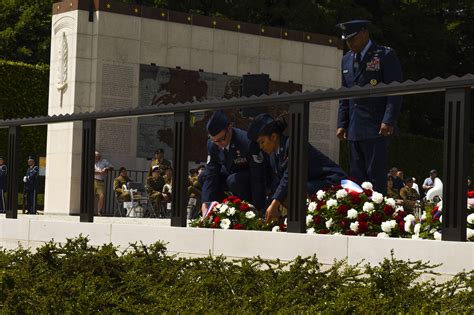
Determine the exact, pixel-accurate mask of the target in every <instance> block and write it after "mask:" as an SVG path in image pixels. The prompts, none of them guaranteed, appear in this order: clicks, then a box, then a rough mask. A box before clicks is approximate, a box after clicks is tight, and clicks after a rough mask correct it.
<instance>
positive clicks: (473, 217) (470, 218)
mask: <svg viewBox="0 0 474 315" xmlns="http://www.w3.org/2000/svg"><path fill="white" fill-rule="evenodd" d="M467 223H469V224H474V213H471V214H470V215H468V216H467Z"/></svg>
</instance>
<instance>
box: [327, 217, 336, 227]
mask: <svg viewBox="0 0 474 315" xmlns="http://www.w3.org/2000/svg"><path fill="white" fill-rule="evenodd" d="M333 223H334V220H333V219H332V218H331V219H329V220H327V221H326V228H328V229H330V228H331V226H332V224H333Z"/></svg>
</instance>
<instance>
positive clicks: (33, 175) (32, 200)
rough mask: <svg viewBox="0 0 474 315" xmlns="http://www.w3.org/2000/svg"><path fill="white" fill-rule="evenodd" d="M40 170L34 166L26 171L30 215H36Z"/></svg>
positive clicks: (26, 189)
mask: <svg viewBox="0 0 474 315" xmlns="http://www.w3.org/2000/svg"><path fill="white" fill-rule="evenodd" d="M38 175H39V168H38V166H36V165H34V166H32V167H28V169H27V170H26V176H25V177H26V181H25V192H26V194H27V202H28V214H36V197H37V194H38Z"/></svg>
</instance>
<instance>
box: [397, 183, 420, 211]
mask: <svg viewBox="0 0 474 315" xmlns="http://www.w3.org/2000/svg"><path fill="white" fill-rule="evenodd" d="M400 197H402V199H403V207H404V208H405V210H408V211H410V212H413V208H414V207H415V205H416V202H417V201H419V200H420V194H419V193H418V192H417V191H416V190H415V189H413V178H412V177H407V178H406V179H405V187H403V188H402V189H401V190H400Z"/></svg>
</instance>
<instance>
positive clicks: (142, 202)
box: [128, 182, 156, 218]
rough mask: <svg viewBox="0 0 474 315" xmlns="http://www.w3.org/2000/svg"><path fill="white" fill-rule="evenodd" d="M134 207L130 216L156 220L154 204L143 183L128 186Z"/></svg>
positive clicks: (131, 183)
mask: <svg viewBox="0 0 474 315" xmlns="http://www.w3.org/2000/svg"><path fill="white" fill-rule="evenodd" d="M128 188H129V191H130V196H131V201H132V207H131V209H130V211H129V213H128V215H129V216H130V215H132V214H133V215H134V216H135V217H140V218H141V217H145V216H147V215H148V216H149V217H154V218H156V212H155V209H154V207H153V204H152V202H151V201H150V198H149V196H148V192H147V190H146V188H145V186H144V185H143V184H142V183H138V182H130V183H129V185H128Z"/></svg>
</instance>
